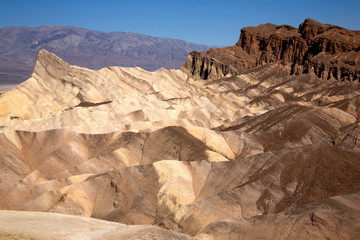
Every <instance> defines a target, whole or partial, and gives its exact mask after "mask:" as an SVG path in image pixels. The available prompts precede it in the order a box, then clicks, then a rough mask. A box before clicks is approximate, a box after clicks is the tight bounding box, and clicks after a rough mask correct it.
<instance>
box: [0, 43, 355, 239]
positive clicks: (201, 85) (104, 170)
mask: <svg viewBox="0 0 360 240" xmlns="http://www.w3.org/2000/svg"><path fill="white" fill-rule="evenodd" d="M359 122H360V85H359V84H355V83H342V82H339V81H327V80H323V79H321V78H318V77H316V76H314V75H308V74H299V75H289V74H288V68H287V67H284V66H282V65H280V64H274V63H272V64H265V65H262V66H259V67H256V68H253V69H251V70H250V71H248V72H246V73H243V74H240V75H236V76H232V77H230V78H222V79H217V80H208V81H204V80H194V79H193V78H191V77H190V76H188V75H187V74H186V73H184V72H182V71H181V70H166V69H159V70H157V71H155V72H147V71H144V70H142V69H140V68H121V67H108V68H103V69H101V70H97V71H95V70H89V69H85V68H80V67H77V66H73V65H70V64H68V63H66V62H64V61H63V60H62V59H60V58H59V57H57V56H55V55H54V54H51V53H49V52H47V51H46V50H42V51H40V53H39V55H38V57H37V62H36V64H35V68H34V72H33V74H32V76H31V77H30V78H29V79H28V80H27V81H25V82H23V83H22V84H20V85H19V86H18V87H16V88H15V89H13V90H11V91H8V92H6V93H5V94H3V95H1V96H0V126H1V127H0V209H3V210H19V211H40V212H56V213H64V214H71V215H79V216H86V217H92V218H99V219H103V220H107V221H114V222H119V223H122V224H127V225H142V224H145V225H146V224H151V225H156V226H160V227H162V228H165V229H170V230H172V231H174V232H180V233H184V234H187V235H190V236H196V237H199V238H200V239H242V238H244V237H246V238H247V239H259V238H262V239H284V240H285V239H300V238H301V239H314V238H316V239H340V238H341V239H349V240H350V239H358V238H359V236H360V232H359V227H358V221H357V219H359V218H360V210H359V209H360V207H359V195H360V142H359V141H358V139H359V138H360V127H359ZM16 216H18V215H16V214H15V215H12V214H7V215H3V213H1V212H0V220H1V219H2V218H3V219H14V218H16ZM42 216H44V215H41V216H37V217H36V218H37V219H40V220H41V221H44V219H43V218H42ZM34 217H35V216H34ZM45 217H46V216H45ZM26 219H28V218H24V219H23V220H21V219H20V220H19V222H18V225H16V226H14V225H11V226H9V227H6V226H5V227H1V228H0V234H1V232H3V233H4V234H11V232H15V233H19V234H23V233H24V231H25V230H26V229H27V228H26V226H28V225H26V224H27V220H26ZM48 219H49V225H51V221H52V219H58V218H55V216H54V215H51V214H49V216H48ZM80 220H81V219H79V218H76V219H75V218H74V221H78V222H82V221H80ZM45 221H46V220H45ZM88 222H89V224H90V225H91V222H92V221H88ZM23 225H25V227H22V226H23ZM65 225H66V224H65ZM109 225H112V224H110V223H108V224H105V225H99V226H98V227H99V228H100V229H99V231H102V230H101V229H103V227H105V228H107V226H109ZM118 226H119V225H118ZM119 228H120V226H119ZM135 228H138V229H139V230H141V229H142V230H144V228H145V230H146V229H148V230H149V231H150V230H151V231H154V234H155V233H156V234H159V236H168V235H169V234H170V233H169V232H168V231H164V230H160V229H159V228H153V227H146V226H142V227H139V226H135ZM23 229H24V230H23ZM67 229H68V230H64V231H65V232H67V233H68V234H72V233H73V229H72V228H71V226H67ZM126 229H127V227H126V226H123V227H122V229H118V230H117V231H119V232H118V233H116V234H117V235H115V236H114V238H115V237H116V236H118V237H119V236H123V235H121V234H124V232H123V231H124V230H126ZM258 229H260V231H257V230H258ZM9 232H10V233H9ZM99 233H101V232H99ZM33 234H40V233H39V232H36V233H34V232H33ZM114 234H115V233H114ZM132 234H135V233H134V232H132ZM164 234H165V235H164ZM0 236H1V235H0ZM57 236H59V238H60V239H66V238H65V237H64V235H57ZM153 236H154V238H156V235H153ZM172 237H174V239H176V238H178V237H181V235H179V234H178V233H174V234H173V236H172ZM188 238H189V239H191V237H188Z"/></svg>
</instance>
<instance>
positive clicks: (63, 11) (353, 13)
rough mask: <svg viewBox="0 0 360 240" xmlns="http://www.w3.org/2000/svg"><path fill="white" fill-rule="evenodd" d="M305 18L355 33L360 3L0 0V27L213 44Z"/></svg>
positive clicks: (225, 43)
mask: <svg viewBox="0 0 360 240" xmlns="http://www.w3.org/2000/svg"><path fill="white" fill-rule="evenodd" d="M308 17H310V18H313V19H315V20H317V21H320V22H322V23H330V24H335V25H339V26H342V27H345V28H348V29H352V30H360V1H359V0H354V1H352V0H340V1H339V0H338V1H334V0H326V1H325V0H324V1H323V0H320V1H316V0H311V1H307V0H306V1H296V2H295V3H294V2H293V1H289V0H287V1H262V0H248V1H240V0H237V1H235V0H218V1H212V0H208V1H202V0H199V1H197V0H191V1H189V0H168V1H165V0H158V1H155V0H154V1H151V0H147V1H145V0H144V1H142V0H129V1H125V0H124V1H121V0H119V1H115V0H98V1H95V0H87V1H82V0H71V1H69V0H56V1H55V0H23V1H21V0H0V27H5V26H30V27H35V26H40V25H68V26H77V27H84V28H88V29H92V30H100V31H104V32H114V31H123V32H135V33H142V34H146V35H150V36H156V37H170V38H177V39H183V40H186V41H189V42H195V43H203V44H209V45H217V46H228V45H233V44H235V42H236V41H237V40H238V38H239V34H240V29H241V28H242V27H246V26H257V25H259V24H262V23H267V22H271V23H275V24H289V25H292V26H295V27H298V25H299V24H300V23H301V22H303V21H304V19H305V18H308Z"/></svg>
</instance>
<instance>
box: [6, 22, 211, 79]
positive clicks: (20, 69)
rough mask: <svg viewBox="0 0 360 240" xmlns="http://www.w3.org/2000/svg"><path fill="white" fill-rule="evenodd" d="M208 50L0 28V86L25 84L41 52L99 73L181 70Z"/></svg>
mask: <svg viewBox="0 0 360 240" xmlns="http://www.w3.org/2000/svg"><path fill="white" fill-rule="evenodd" d="M208 48H209V46H205V45H198V44H193V43H188V42H185V41H183V40H175V39H169V38H157V37H150V36H146V35H141V34H136V33H125V32H112V33H104V32H99V31H91V30H88V29H83V28H76V27H66V26H41V27H36V28H29V27H5V28H0V84H11V83H19V82H22V81H24V80H26V79H27V78H28V77H29V76H30V74H31V72H32V70H33V66H34V63H35V57H36V54H37V53H38V51H39V50H40V49H47V50H48V51H51V52H53V53H55V54H57V55H58V56H60V57H61V58H63V59H64V60H66V61H68V62H69V63H71V64H74V65H78V66H81V67H86V68H91V69H100V68H102V67H106V66H123V67H135V66H139V67H141V68H143V69H146V70H156V69H158V68H168V69H169V68H175V69H178V68H180V67H181V65H182V64H183V63H184V61H185V59H186V57H187V55H188V54H189V52H191V51H206V50H208Z"/></svg>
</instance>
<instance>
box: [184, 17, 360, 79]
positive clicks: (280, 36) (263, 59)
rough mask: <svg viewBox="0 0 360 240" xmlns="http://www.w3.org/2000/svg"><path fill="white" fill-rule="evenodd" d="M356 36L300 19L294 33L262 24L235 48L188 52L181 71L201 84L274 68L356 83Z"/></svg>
mask: <svg viewBox="0 0 360 240" xmlns="http://www.w3.org/2000/svg"><path fill="white" fill-rule="evenodd" d="M359 51H360V32H359V31H350V30H347V29H344V28H341V27H338V26H333V25H328V24H321V23H319V22H317V21H315V20H312V19H309V18H308V19H306V20H305V21H304V22H303V23H302V24H300V26H299V28H298V29H297V28H294V27H291V26H288V25H281V26H277V25H274V24H269V23H268V24H264V25H260V26H257V27H246V28H243V29H242V30H241V35H240V39H239V41H238V42H237V43H236V45H235V46H232V47H227V48H218V49H210V50H209V51H208V52H192V53H190V54H189V56H188V58H187V60H186V63H185V64H184V65H183V67H182V69H183V70H185V71H186V72H188V73H190V74H191V75H193V76H197V77H200V78H201V79H208V78H218V77H224V76H226V75H228V74H231V75H234V74H239V73H242V72H244V71H246V70H248V69H250V68H253V67H256V66H259V65H263V64H266V63H273V62H277V63H280V64H281V65H285V66H289V67H290V73H291V74H302V73H311V74H315V75H316V76H318V77H320V78H323V79H332V78H333V79H336V80H341V81H359V80H360V52H359Z"/></svg>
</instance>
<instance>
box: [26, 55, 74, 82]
mask: <svg viewBox="0 0 360 240" xmlns="http://www.w3.org/2000/svg"><path fill="white" fill-rule="evenodd" d="M69 69H70V64H69V63H67V62H65V61H64V60H63V59H61V58H60V57H58V56H56V55H55V54H53V53H51V52H49V51H47V50H45V49H41V50H40V51H39V53H38V54H37V56H36V63H35V67H34V71H33V74H32V76H33V77H34V76H35V77H36V75H37V76H39V77H41V78H42V79H46V78H47V76H48V75H50V76H59V75H65V74H66V73H67V72H68V71H69Z"/></svg>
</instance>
